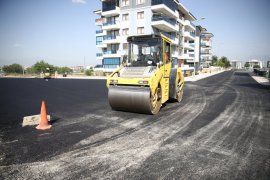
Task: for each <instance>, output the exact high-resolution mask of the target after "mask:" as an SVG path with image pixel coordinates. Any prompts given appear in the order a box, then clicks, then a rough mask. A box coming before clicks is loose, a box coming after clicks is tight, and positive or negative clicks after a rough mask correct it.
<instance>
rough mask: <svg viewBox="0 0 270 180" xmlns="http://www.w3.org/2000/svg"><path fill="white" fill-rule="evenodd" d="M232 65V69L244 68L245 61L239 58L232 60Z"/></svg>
mask: <svg viewBox="0 0 270 180" xmlns="http://www.w3.org/2000/svg"><path fill="white" fill-rule="evenodd" d="M231 67H232V69H242V67H243V62H242V61H238V60H232V61H231Z"/></svg>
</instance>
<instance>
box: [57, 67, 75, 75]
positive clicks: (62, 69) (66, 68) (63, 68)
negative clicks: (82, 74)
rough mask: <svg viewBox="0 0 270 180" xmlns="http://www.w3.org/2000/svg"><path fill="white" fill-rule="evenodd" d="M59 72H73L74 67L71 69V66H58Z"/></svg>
mask: <svg viewBox="0 0 270 180" xmlns="http://www.w3.org/2000/svg"><path fill="white" fill-rule="evenodd" d="M57 72H58V73H60V74H64V73H68V74H69V73H72V69H70V68H69V67H66V66H65V67H58V68H57Z"/></svg>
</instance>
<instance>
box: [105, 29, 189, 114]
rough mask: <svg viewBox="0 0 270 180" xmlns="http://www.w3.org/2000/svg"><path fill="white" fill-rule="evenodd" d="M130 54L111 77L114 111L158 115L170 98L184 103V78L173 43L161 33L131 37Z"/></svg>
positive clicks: (110, 93) (110, 94)
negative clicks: (175, 61) (173, 54)
mask: <svg viewBox="0 0 270 180" xmlns="http://www.w3.org/2000/svg"><path fill="white" fill-rule="evenodd" d="M127 41H128V53H127V55H126V57H124V58H123V61H122V64H121V66H120V67H119V68H118V69H117V70H116V71H114V72H113V73H112V74H111V75H109V76H108V78H107V87H108V101H109V104H110V106H111V108H112V109H113V110H116V111H127V112H136V113H142V114H153V115H154V114H157V113H158V112H159V111H160V108H161V106H162V104H164V103H166V102H167V101H168V100H169V99H170V100H172V101H175V102H180V101H181V100H182V96H183V88H184V76H183V74H182V72H181V69H180V68H179V67H178V65H177V63H173V58H172V47H171V40H170V39H168V38H167V37H166V36H164V35H161V34H151V35H140V36H129V37H128V38H127Z"/></svg>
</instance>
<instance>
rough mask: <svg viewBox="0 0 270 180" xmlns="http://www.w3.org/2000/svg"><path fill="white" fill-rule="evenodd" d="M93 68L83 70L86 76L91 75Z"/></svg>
mask: <svg viewBox="0 0 270 180" xmlns="http://www.w3.org/2000/svg"><path fill="white" fill-rule="evenodd" d="M93 72H94V71H93V69H87V70H86V71H85V74H86V75H87V76H92V75H93Z"/></svg>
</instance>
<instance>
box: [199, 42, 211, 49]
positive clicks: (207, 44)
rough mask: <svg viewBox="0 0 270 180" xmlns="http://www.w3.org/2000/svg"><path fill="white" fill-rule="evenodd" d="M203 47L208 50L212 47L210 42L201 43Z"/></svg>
mask: <svg viewBox="0 0 270 180" xmlns="http://www.w3.org/2000/svg"><path fill="white" fill-rule="evenodd" d="M201 46H202V47H203V48H207V47H210V46H211V45H210V43H209V42H201Z"/></svg>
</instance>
